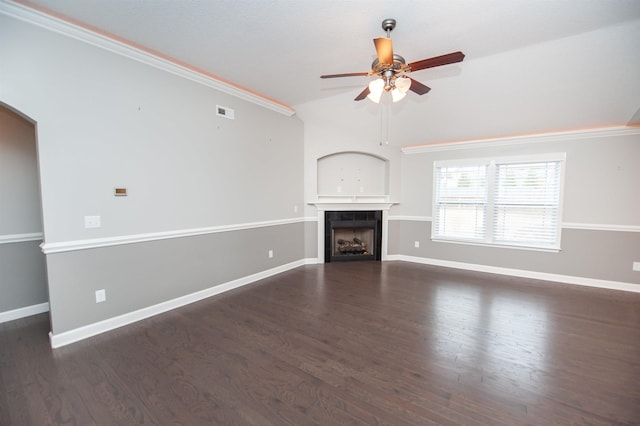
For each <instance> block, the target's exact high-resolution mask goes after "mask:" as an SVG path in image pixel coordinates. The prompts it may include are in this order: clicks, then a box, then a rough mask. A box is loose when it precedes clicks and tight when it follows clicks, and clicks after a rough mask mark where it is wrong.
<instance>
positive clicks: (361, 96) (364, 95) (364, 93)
mask: <svg viewBox="0 0 640 426" xmlns="http://www.w3.org/2000/svg"><path fill="white" fill-rule="evenodd" d="M369 93H371V91H370V90H369V86H367V87H365V88H364V90H363V91H362V92H360V94H359V95H358V96H356V98H355V99H354V101H361V100H363V99H364V98H366V97H367V95H368V94H369Z"/></svg>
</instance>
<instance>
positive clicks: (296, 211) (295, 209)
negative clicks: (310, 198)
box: [293, 204, 298, 213]
mask: <svg viewBox="0 0 640 426" xmlns="http://www.w3.org/2000/svg"><path fill="white" fill-rule="evenodd" d="M293 212H294V213H298V205H297V204H296V205H294V206H293Z"/></svg>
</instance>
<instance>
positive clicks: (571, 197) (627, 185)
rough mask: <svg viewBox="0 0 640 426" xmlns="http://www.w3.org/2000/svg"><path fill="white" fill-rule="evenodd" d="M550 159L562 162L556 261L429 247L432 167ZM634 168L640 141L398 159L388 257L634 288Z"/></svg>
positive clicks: (639, 248) (639, 276)
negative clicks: (561, 155)
mask: <svg viewBox="0 0 640 426" xmlns="http://www.w3.org/2000/svg"><path fill="white" fill-rule="evenodd" d="M553 152H566V154H567V160H566V172H565V188H564V189H565V191H564V211H563V218H562V221H563V229H562V243H561V247H562V250H561V251H560V252H559V253H547V252H538V251H532V250H516V249H505V248H496V247H483V246H471V245H462V244H452V243H443V242H432V241H431V239H430V236H431V222H430V219H431V217H432V206H431V203H432V189H433V162H434V161H437V160H445V159H454V158H488V157H496V156H513V155H525V154H537V153H553ZM639 162H640V135H624V136H608V137H595V138H588V139H584V138H576V137H571V136H567V137H565V138H564V139H563V140H562V138H561V139H558V140H555V141H553V142H532V143H526V144H513V145H509V146H502V147H499V148H498V147H493V148H470V149H462V150H449V151H436V152H425V153H418V154H405V155H404V156H403V164H402V189H403V194H402V202H401V203H400V204H399V205H398V206H396V207H394V209H393V213H392V215H395V216H396V217H397V218H398V220H393V221H391V224H390V231H389V238H390V247H389V254H391V255H405V256H416V257H419V258H431V259H437V260H445V261H455V262H460V263H467V264H472V265H485V266H494V267H503V268H513V269H519V270H524V271H534V272H545V273H552V274H559V275H567V276H573V277H583V278H591V279H598V280H606V281H616V282H624V283H635V284H640V272H638V271H633V270H632V265H633V262H640V232H639V231H640V192H639V191H638V189H637V185H638V182H640V167H639V165H640V164H639ZM409 217H411V218H409ZM410 219H420V220H410ZM415 241H420V247H419V248H415V246H414V242H415Z"/></svg>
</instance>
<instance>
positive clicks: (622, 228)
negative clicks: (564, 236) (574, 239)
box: [562, 222, 640, 232]
mask: <svg viewBox="0 0 640 426" xmlns="http://www.w3.org/2000/svg"><path fill="white" fill-rule="evenodd" d="M562 227H563V228H566V229H584V230H588V231H616V232H640V226H634V225H606V224H598V223H572V222H563V223H562Z"/></svg>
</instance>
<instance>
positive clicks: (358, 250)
mask: <svg viewBox="0 0 640 426" xmlns="http://www.w3.org/2000/svg"><path fill="white" fill-rule="evenodd" d="M324 219H325V226H324V231H325V236H324V259H325V262H342V261H357V260H381V256H382V250H381V248H382V211H380V210H370V211H360V210H358V211H325V217H324Z"/></svg>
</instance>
